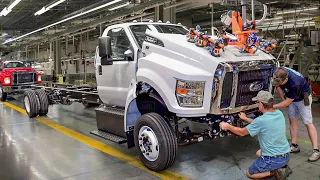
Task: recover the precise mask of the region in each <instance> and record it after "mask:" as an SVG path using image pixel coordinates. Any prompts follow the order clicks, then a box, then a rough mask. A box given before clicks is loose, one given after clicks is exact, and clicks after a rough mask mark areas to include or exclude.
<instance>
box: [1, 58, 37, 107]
mask: <svg viewBox="0 0 320 180" xmlns="http://www.w3.org/2000/svg"><path fill="white" fill-rule="evenodd" d="M0 65H1V66H0V98H1V101H5V100H6V99H7V95H8V94H10V93H17V92H20V91H23V89H27V88H29V87H30V86H31V85H35V84H40V83H41V81H42V80H41V74H40V73H37V72H36V71H35V70H34V69H33V68H32V67H31V64H30V63H28V62H26V61H20V60H6V61H2V62H0Z"/></svg>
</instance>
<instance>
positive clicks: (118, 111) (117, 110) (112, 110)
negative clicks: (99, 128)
mask: <svg viewBox="0 0 320 180" xmlns="http://www.w3.org/2000/svg"><path fill="white" fill-rule="evenodd" d="M97 110H98V111H102V112H105V113H109V114H114V115H118V116H124V109H120V108H114V107H105V108H98V109H97Z"/></svg>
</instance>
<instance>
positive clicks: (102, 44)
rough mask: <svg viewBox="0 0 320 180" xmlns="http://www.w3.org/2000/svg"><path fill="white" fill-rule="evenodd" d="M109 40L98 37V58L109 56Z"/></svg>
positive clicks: (110, 53)
mask: <svg viewBox="0 0 320 180" xmlns="http://www.w3.org/2000/svg"><path fill="white" fill-rule="evenodd" d="M111 55H112V52H111V38H110V37H109V36H107V37H100V38H99V56H100V57H105V56H111Z"/></svg>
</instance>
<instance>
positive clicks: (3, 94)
mask: <svg viewBox="0 0 320 180" xmlns="http://www.w3.org/2000/svg"><path fill="white" fill-rule="evenodd" d="M7 96H8V94H7V93H6V92H3V89H2V85H1V84H0V98H1V101H6V100H7Z"/></svg>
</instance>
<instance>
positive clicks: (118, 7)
mask: <svg viewBox="0 0 320 180" xmlns="http://www.w3.org/2000/svg"><path fill="white" fill-rule="evenodd" d="M129 4H130V2H127V3H125V4H122V5H119V6H116V7H113V8H110V9H109V11H114V10H116V9H120V8H123V7H125V6H128V5H129Z"/></svg>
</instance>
